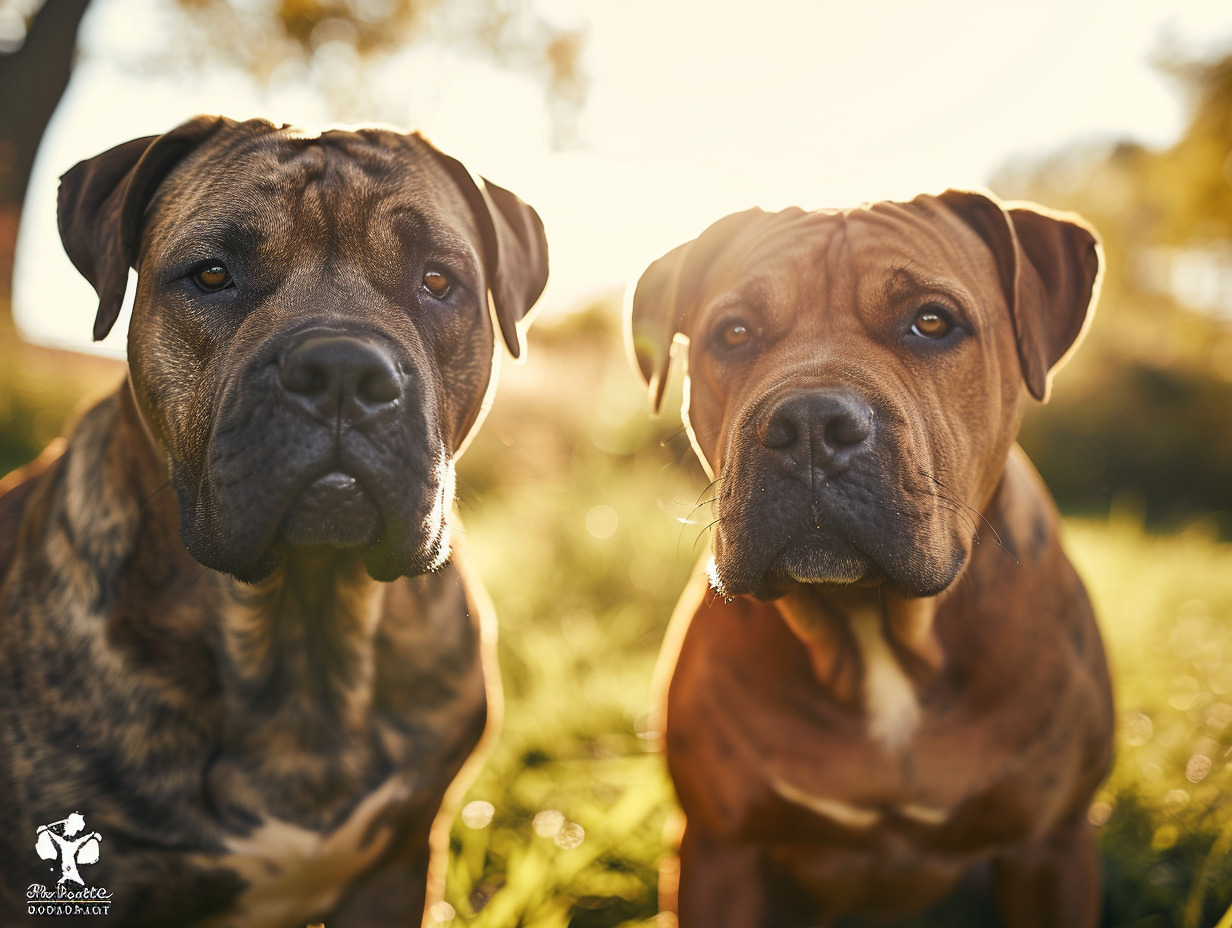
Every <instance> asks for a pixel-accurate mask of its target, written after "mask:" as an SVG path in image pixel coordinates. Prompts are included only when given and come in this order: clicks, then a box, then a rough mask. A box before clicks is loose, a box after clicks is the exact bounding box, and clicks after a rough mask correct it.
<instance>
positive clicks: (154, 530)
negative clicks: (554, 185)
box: [0, 117, 547, 928]
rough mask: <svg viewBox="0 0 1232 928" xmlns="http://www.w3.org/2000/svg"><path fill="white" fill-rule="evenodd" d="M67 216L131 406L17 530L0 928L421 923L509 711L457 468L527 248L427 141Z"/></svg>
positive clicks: (168, 168) (308, 144)
mask: <svg viewBox="0 0 1232 928" xmlns="http://www.w3.org/2000/svg"><path fill="white" fill-rule="evenodd" d="M59 216H60V230H61V235H62V238H63V240H64V246H65V249H66V250H67V251H68V253H69V256H70V257H71V258H72V259H73V262H74V264H76V266H77V268H78V269H79V270H80V271H81V272H82V274H83V275H85V277H86V278H88V279H89V280H90V282H91V283H92V284H93V285H94V287H95V289H96V290H97V291H98V294H99V308H98V317H97V319H96V321H95V326H94V334H95V337H96V338H101V337H102V336H104V335H105V334H106V333H107V332H108V330H109V329H110V328H111V327H112V325H113V323H114V322H115V320H116V317H117V315H118V313H119V311H120V305H121V301H122V298H123V295H124V291H125V285H126V281H127V277H128V269H129V266H130V265H132V266H133V267H135V268H136V269H137V270H138V272H139V276H138V281H137V294H136V302H135V306H134V311H133V319H132V324H131V327H130V332H129V364H130V375H129V377H128V379H127V380H126V381H125V382H124V383H123V384H122V386H121V387H120V389H119V390H118V391H117V392H116V393H115V394H114V395H112V396H111V397H109V398H108V399H106V400H104V401H103V402H102V403H100V404H99V405H97V406H96V407H94V408H93V409H91V410H90V411H89V412H88V413H86V415H85V416H84V418H83V419H82V421H81V423H80V424H79V425H78V426H77V428H76V429H75V430H74V431H73V433H72V434H71V436H70V437H69V439H68V441H67V444H66V446H65V447H64V450H63V453H62V454H60V455H59V456H58V457H57V456H56V455H54V454H52V455H45V456H44V459H41V460H40V462H36V464H35V465H32V466H31V468H28V469H27V471H26V472H25V473H24V474H21V475H20V476H19V477H18V478H16V479H10V480H9V481H7V482H6V485H7V492H6V493H5V494H4V495H3V497H0V540H2V544H0V577H2V578H3V580H2V583H3V586H2V587H0V872H2V873H3V885H2V887H0V922H2V923H3V924H6V925H8V924H15V923H16V924H26V923H28V922H32V921H35V920H37V911H53V910H54V906H52V907H51V908H48V905H47V904H45V901H44V900H41V898H40V897H39V894H38V890H37V888H36V889H35V890H34V895H33V897H30V893H31V887H32V886H35V887H37V886H38V885H42V886H44V887H46V888H47V890H48V891H49V892H50V893H52V894H56V893H58V892H59V891H60V890H67V891H68V893H69V894H70V895H72V894H73V893H76V894H77V895H80V894H81V893H82V892H83V890H89V891H91V892H92V893H93V894H94V895H96V896H97V891H98V890H100V889H104V890H105V891H106V892H107V893H109V897H108V908H109V920H110V923H112V924H124V925H212V926H213V925H218V926H221V925H228V926H258V925H259V926H282V925H287V926H291V925H303V924H304V923H305V922H307V921H321V920H324V921H326V922H327V923H328V924H329V926H330V928H343V926H347V925H363V926H371V925H386V924H388V925H403V926H405V925H417V924H419V923H420V921H421V918H422V913H423V911H424V908H425V899H428V900H431V899H432V898H433V896H434V895H435V894H436V893H437V892H438V891H439V889H440V885H439V884H440V882H441V880H440V874H439V872H438V868H437V867H435V866H433V865H432V860H433V854H434V852H439V851H440V850H441V847H440V845H441V842H442V841H443V840H444V839H445V837H446V835H447V832H448V821H447V818H446V816H445V815H443V814H440V815H438V812H439V810H441V809H442V804H443V803H444V806H445V808H446V809H448V807H449V804H448V803H447V802H445V799H446V796H447V794H450V791H451V784H453V786H454V792H456V791H457V784H458V782H459V772H460V770H461V769H462V767H463V764H464V762H465V761H466V760H467V758H468V757H469V756H470V755H471V754H472V751H474V749H475V747H476V745H477V744H478V743H479V741H480V739H481V737H482V736H483V734H484V731H485V726H487V725H489V723H490V719H491V717H492V716H491V713H490V710H489V701H490V700H491V699H492V698H493V696H494V695H495V694H496V691H495V690H494V689H493V687H494V685H495V684H494V677H493V676H492V675H491V674H492V672H493V670H494V668H493V667H492V665H491V662H490V660H489V654H490V649H491V634H492V628H491V627H490V626H491V623H490V620H489V612H488V608H487V606H486V597H485V595H484V593H483V591H482V589H481V587H480V586H479V585H478V584H477V583H476V581H475V579H474V578H473V577H472V576H471V575H470V572H469V571H468V569H467V567H466V564H465V562H464V560H463V558H462V557H461V554H462V552H460V551H459V550H458V540H457V535H456V534H455V535H451V532H450V526H451V523H454V518H453V517H452V515H451V506H452V502H453V497H454V459H455V457H456V456H457V454H458V453H459V451H460V450H461V449H462V447H463V446H464V445H465V443H466V440H467V437H468V436H469V435H470V434H471V432H472V431H473V430H474V428H475V427H476V426H477V424H478V423H479V420H480V419H481V418H482V415H483V412H484V410H485V408H486V400H487V398H488V394H489V390H490V387H491V385H492V384H491V381H492V374H493V370H494V364H495V361H496V359H497V357H498V355H497V354H496V352H495V350H494V349H495V347H496V343H495V339H494V327H493V322H492V318H491V315H490V308H491V309H494V311H495V315H496V318H497V320H498V322H499V326H500V330H501V334H502V335H503V339H504V342H505V344H506V345H507V347H508V349H509V351H510V352H511V353H512V354H513V355H514V356H517V355H519V353H520V351H521V340H522V332H521V325H522V323H523V322H524V317H525V316H526V313H527V311H528V309H529V308H530V306H531V305H532V304H533V303H534V302H535V300H536V299H537V298H538V296H539V294H540V292H541V291H542V289H543V286H544V283H545V281H546V278H547V258H546V242H545V239H544V235H543V227H542V224H541V223H540V221H539V218H538V216H537V215H536V214H535V212H534V211H533V210H532V209H531V208H530V207H529V206H527V205H526V204H525V203H523V202H522V201H520V200H519V199H518V198H517V197H515V196H514V195H513V194H511V193H509V192H508V191H506V190H503V189H501V188H500V187H497V186H495V185H493V184H490V183H487V182H485V181H482V180H478V179H474V178H472V176H471V175H470V174H469V173H468V172H467V170H466V169H465V168H464V167H463V166H462V165H461V164H460V163H458V162H457V161H455V160H454V159H452V158H450V157H448V156H447V155H445V154H443V153H441V152H439V151H437V150H436V149H435V148H433V147H432V146H431V145H429V144H428V143H427V142H426V141H424V140H423V139H422V138H420V137H419V136H418V135H404V134H400V133H397V132H394V131H390V130H386V129H358V130H356V131H341V130H334V131H329V132H325V133H323V134H319V135H317V134H307V133H303V132H299V131H296V130H294V129H291V128H288V127H281V128H280V127H277V126H274V125H272V124H270V123H268V122H265V121H263V120H250V121H247V122H242V123H237V122H234V121H232V120H229V119H225V118H220V117H198V118H196V119H194V120H192V121H190V122H188V123H186V124H185V125H183V126H181V127H179V128H177V129H175V130H174V131H172V132H169V133H167V134H165V135H162V136H157V137H149V138H142V139H136V140H134V141H132V142H128V143H126V144H123V145H120V146H118V147H116V148H113V149H111V150H110V151H108V152H105V153H104V154H101V155H99V156H98V157H96V158H93V159H91V160H89V161H85V162H82V163H81V164H79V165H78V166H77V167H75V168H73V169H72V170H71V171H69V172H68V173H67V174H66V175H65V176H64V178H63V180H62V184H61V190H60V211H59ZM489 295H490V297H491V306H490V304H489ZM451 547H452V557H451ZM485 665H486V669H487V673H486V674H485ZM73 813H77V814H78V815H80V816H81V817H82V819H84V828H83V827H81V823H80V821H77V822H76V827H74V828H70V829H68V831H69V832H79V833H81V834H83V835H84V834H88V833H97V834H98V835H100V836H101V839H96V840H95V841H94V843H93V846H92V848H91V849H90V850H91V853H90V854H89V855H88V856H82V857H80V859H79V863H80V866H78V867H77V871H76V872H77V876H78V877H79V880H80V882H78V881H74V880H72V879H66V880H64V881H63V882H61V883H59V884H58V885H57V879H59V878H60V877H61V876H63V874H62V873H61V871H60V866H58V865H63V864H64V859H56V858H57V856H59V857H61V858H67V857H69V856H72V855H74V854H82V853H83V852H82V851H81V850H80V849H79V850H76V851H73V850H71V849H64V850H57V848H56V847H54V846H53V842H52V841H51V840H50V839H49V837H48V836H45V835H44V834H43V831H40V826H44V825H49V824H50V825H53V827H52V830H53V831H57V834H58V837H57V838H56V842H55V843H59V844H61V845H62V846H64V847H65V848H68V847H69V846H70V845H72V843H73V840H75V839H74V838H73V834H71V833H69V834H66V833H65V832H66V829H65V827H64V826H63V823H64V821H65V820H66V819H67V818H68V817H69V816H70V815H71V814H73ZM434 822H435V823H436V824H435V825H434ZM36 839H38V841H39V846H40V849H41V850H44V851H47V852H48V853H47V854H46V855H41V854H40V853H36ZM62 839H63V840H62ZM42 856H48V857H50V858H52V859H51V860H44V859H42ZM92 857H97V861H96V862H94V863H90V858H92ZM85 864H89V866H85ZM82 883H84V884H85V886H84V887H83V886H82V885H81V884H82ZM87 895H89V894H87ZM36 903H44V904H43V907H42V908H41V909H40V908H39V906H38V905H36ZM31 911H36V915H35V916H34V917H31V916H30V915H29V912H31ZM49 921H54V922H56V923H59V921H58V920H57V919H49Z"/></svg>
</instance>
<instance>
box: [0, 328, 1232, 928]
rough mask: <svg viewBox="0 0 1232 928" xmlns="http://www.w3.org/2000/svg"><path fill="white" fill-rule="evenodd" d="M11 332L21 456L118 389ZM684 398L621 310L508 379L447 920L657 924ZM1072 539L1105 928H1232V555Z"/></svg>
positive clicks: (1091, 522)
mask: <svg viewBox="0 0 1232 928" xmlns="http://www.w3.org/2000/svg"><path fill="white" fill-rule="evenodd" d="M10 339H11V336H10V338H8V339H6V340H5V344H4V345H3V346H2V347H3V352H4V356H5V358H6V360H7V361H8V362H10V363H8V364H7V365H0V431H3V432H4V433H5V434H6V435H7V436H10V437H11V440H12V441H14V442H16V444H15V445H14V448H20V449H22V450H20V451H14V452H13V454H14V455H16V454H18V453H20V454H25V455H27V456H28V455H29V454H30V451H29V449H30V448H36V447H38V446H39V445H41V444H42V443H44V442H45V441H46V440H48V439H49V438H50V437H52V436H53V435H55V434H57V433H58V432H59V430H60V429H61V427H62V425H63V422H64V420H65V418H66V417H67V416H68V415H69V413H70V410H71V409H72V407H74V406H78V407H79V406H80V405H81V404H82V403H83V402H84V399H85V398H86V397H87V396H90V395H98V394H99V393H100V392H102V391H103V390H105V389H106V388H108V387H109V386H110V384H112V383H114V382H115V380H116V379H118V376H119V373H118V370H117V369H114V368H106V367H105V366H103V365H101V362H95V363H93V364H88V365H84V366H82V365H78V366H74V367H73V368H72V369H68V368H66V367H65V366H64V364H63V362H61V361H55V360H54V359H53V360H52V361H48V360H46V359H43V360H40V356H39V355H38V353H37V352H25V353H20V352H18V351H17V350H16V349H13V348H12V342H11V340H10ZM11 349H12V350H11ZM1057 390H1058V392H1059V393H1060V392H1062V391H1064V390H1065V375H1064V374H1062V376H1061V378H1060V379H1059V382H1058V384H1057ZM678 402H679V387H678V385H677V387H676V395H675V397H674V398H672V397H669V399H668V402H667V403H666V404H665V412H664V414H663V415H662V416H661V417H660V418H658V419H652V418H651V417H650V415H649V411H648V408H647V404H646V400H645V396H644V394H643V391H642V390H641V389H640V388H639V385H638V383H637V382H636V380H635V378H634V376H633V374H632V372H631V368H630V366H629V364H628V363H627V361H626V359H625V357H624V354H623V349H622V348H621V341H620V334H619V331H618V325H617V313H616V310H615V308H614V307H613V306H611V305H600V306H597V307H595V308H594V309H592V310H591V311H588V312H584V313H580V314H577V315H575V316H572V317H569V318H568V319H566V320H564V321H560V322H550V323H549V322H542V323H540V324H538V325H537V326H536V327H535V328H533V329H532V330H531V340H530V349H529V357H528V360H527V363H525V364H522V365H514V364H508V363H507V364H506V365H505V370H504V371H503V372H502V380H501V387H500V390H499V391H498V393H497V398H496V402H495V405H494V408H493V410H492V414H491V415H490V416H489V418H488V421H487V422H486V424H485V426H484V428H483V430H482V432H481V433H480V435H479V437H478V438H477V439H476V441H475V442H474V444H473V446H472V447H471V448H470V449H469V450H468V452H467V453H466V456H465V457H464V459H463V461H462V466H461V469H460V480H459V496H460V504H461V507H462V513H463V517H464V519H465V523H466V531H467V535H468V542H469V545H470V547H471V548H472V550H473V551H474V553H475V554H476V555H477V557H478V560H479V567H480V570H481V573H482V576H483V578H484V580H485V583H486V585H487V588H488V590H489V592H490V593H491V596H492V599H493V601H494V603H495V605H496V608H497V612H498V614H499V617H500V634H501V639H500V658H501V670H502V677H503V681H504V690H505V703H506V705H505V721H504V727H503V730H502V732H501V734H500V737H499V739H498V740H497V741H496V743H495V744H494V745H493V746H492V748H491V751H490V753H489V755H488V758H487V762H486V764H485V765H484V766H483V768H482V770H481V772H480V773H479V775H478V777H477V779H476V780H475V782H474V784H473V786H472V788H471V789H470V792H469V794H468V795H467V797H466V799H465V800H464V802H465V805H464V808H463V811H462V814H461V815H460V816H459V818H458V821H457V822H456V823H455V826H454V829H453V835H452V854H451V858H450V862H449V870H448V886H447V894H446V898H447V903H446V904H445V905H442V906H440V907H438V908H437V909H436V910H435V912H434V915H435V916H436V917H437V922H438V924H440V925H442V926H446V925H447V926H458V928H460V926H474V928H515V926H527V928H531V926H534V928H554V926H561V928H563V926H572V928H615V926H626V928H628V926H645V928H650V926H651V925H653V924H654V917H655V913H656V903H655V885H656V881H657V868H658V860H659V858H660V857H661V855H662V854H663V852H664V846H663V843H662V838H661V835H662V831H663V825H664V822H665V820H666V818H667V816H668V815H669V814H670V813H671V812H672V811H673V809H674V798H673V795H672V790H671V785H670V783H669V782H668V780H667V777H666V774H665V772H664V770H663V765H662V758H661V757H660V756H659V755H658V754H656V753H654V752H653V750H652V745H651V744H650V742H649V741H648V740H647V738H646V737H645V736H646V726H647V718H646V713H647V709H648V704H649V690H650V678H651V673H652V669H653V667H654V663H655V659H656V656H657V653H658V649H659V645H660V642H661V639H662V635H663V631H664V628H665V625H666V622H667V618H668V616H669V615H670V613H671V610H672V606H673V605H674V603H675V599H676V596H677V595H678V593H679V591H680V589H681V587H682V586H683V584H684V582H685V580H686V577H687V575H688V573H689V571H690V569H691V568H692V565H693V563H694V562H695V561H696V559H697V557H698V556H699V555H700V554H701V552H702V551H703V550H705V548H706V546H707V544H708V536H707V535H706V533H705V526H706V524H707V522H708V520H709V518H710V515H709V510H708V508H707V507H706V506H704V505H702V506H700V507H698V505H697V504H698V502H699V500H701V499H704V495H703V494H704V491H705V489H706V478H705V477H704V476H703V475H702V472H701V469H700V467H698V466H697V464H696V462H695V461H694V459H693V455H692V452H691V451H690V450H689V447H688V441H687V439H686V438H685V436H684V434H683V432H682V431H681V430H680V426H679V420H678V417H677V415H676V412H675V408H676V406H677V405H678ZM3 450H5V449H4V448H0V451H3ZM22 460H24V459H17V458H14V459H13V460H9V461H6V462H5V463H6V464H8V465H9V466H15V465H16V464H18V463H21V462H22ZM1066 535H1067V543H1068V546H1069V549H1070V552H1071V554H1072V556H1073V559H1074V560H1075V562H1076V564H1077V566H1078V568H1079V570H1080V571H1081V573H1082V575H1083V576H1084V578H1085V579H1086V582H1087V584H1088V586H1089V588H1090V590H1091V593H1092V596H1093V598H1094V600H1095V603H1096V607H1097V610H1098V612H1099V616H1100V620H1101V625H1102V627H1103V631H1104V636H1105V639H1106V642H1107V644H1108V648H1109V652H1110V657H1111V661H1112V665H1113V674H1114V680H1115V684H1116V688H1117V698H1118V715H1119V719H1120V726H1119V748H1118V754H1117V759H1116V766H1115V769H1114V771H1113V773H1112V775H1111V777H1110V779H1109V780H1108V782H1107V784H1106V786H1105V787H1104V789H1103V790H1102V792H1101V793H1100V794H1099V795H1098V796H1097V797H1096V801H1095V803H1094V805H1093V807H1092V813H1091V815H1092V819H1093V820H1094V821H1096V822H1099V823H1102V824H1101V840H1102V846H1103V851H1104V856H1105V873H1106V882H1107V889H1108V892H1107V896H1108V899H1107V911H1106V918H1105V924H1106V925H1107V926H1110V928H1111V926H1115V928H1126V926H1135V928H1169V926H1176V928H1211V926H1214V925H1215V924H1216V923H1219V924H1220V928H1232V918H1229V919H1226V920H1224V921H1222V922H1221V918H1222V917H1223V916H1224V913H1225V912H1226V911H1227V910H1228V908H1229V906H1230V905H1232V544H1229V543H1227V542H1221V541H1219V540H1217V538H1216V537H1215V536H1214V534H1213V532H1211V531H1209V530H1207V529H1205V528H1204V527H1203V526H1202V525H1197V526H1193V527H1191V528H1189V529H1188V530H1185V531H1182V532H1180V533H1171V534H1156V533H1153V532H1151V531H1148V530H1147V529H1146V528H1144V527H1143V525H1142V521H1141V518H1140V517H1139V516H1136V515H1135V513H1134V511H1133V509H1132V507H1125V509H1124V511H1121V510H1118V511H1116V512H1114V514H1113V515H1112V516H1111V517H1110V518H1105V519H1084V520H1069V521H1068V522H1067V524H1066Z"/></svg>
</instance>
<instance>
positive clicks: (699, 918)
mask: <svg viewBox="0 0 1232 928" xmlns="http://www.w3.org/2000/svg"><path fill="white" fill-rule="evenodd" d="M676 896H677V899H676V906H677V912H678V913H679V917H680V928H764V926H766V925H767V924H768V923H769V919H770V908H769V901H770V900H769V893H768V891H767V886H766V878H765V872H764V863H763V855H762V849H761V848H760V847H758V846H757V845H751V844H731V843H728V842H724V841H721V840H719V839H717V838H715V837H714V836H713V835H710V834H708V833H707V832H705V831H704V830H702V829H700V828H697V827H696V826H693V825H685V829H684V835H683V837H682V838H681V841H680V883H679V888H678V890H677V893H676ZM664 901H665V903H666V904H667V905H666V906H665V907H670V905H671V900H670V898H667V899H665V900H664Z"/></svg>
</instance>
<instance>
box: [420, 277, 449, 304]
mask: <svg viewBox="0 0 1232 928" xmlns="http://www.w3.org/2000/svg"><path fill="white" fill-rule="evenodd" d="M423 285H424V289H425V290H427V291H428V292H429V293H431V294H432V295H433V296H435V297H438V298H439V297H443V296H445V294H447V293H448V292H449V288H450V287H451V286H452V284H451V283H450V281H449V278H448V277H446V276H445V275H444V274H442V273H441V272H440V271H425V272H424V275H423Z"/></svg>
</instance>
